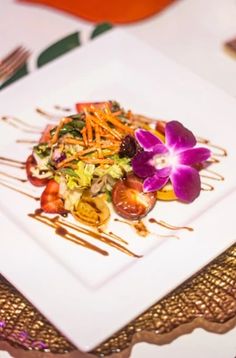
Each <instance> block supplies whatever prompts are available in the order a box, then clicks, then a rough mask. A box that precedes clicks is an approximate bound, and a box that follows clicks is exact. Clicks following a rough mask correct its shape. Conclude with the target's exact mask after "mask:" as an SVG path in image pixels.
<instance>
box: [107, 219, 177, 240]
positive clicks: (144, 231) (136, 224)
mask: <svg viewBox="0 0 236 358" xmlns="http://www.w3.org/2000/svg"><path fill="white" fill-rule="evenodd" d="M150 220H155V219H150ZM114 221H118V222H120V223H123V224H126V225H129V226H131V227H133V228H134V229H135V231H136V233H137V234H138V235H139V236H142V237H146V236H147V235H148V234H153V235H156V236H157V237H159V238H160V237H161V238H175V239H179V236H177V235H172V234H171V235H162V234H157V233H153V232H152V233H151V232H150V231H149V230H148V228H147V227H146V225H145V224H144V222H143V221H142V220H138V221H133V222H131V221H126V220H122V219H118V218H115V219H114ZM150 222H151V221H150Z"/></svg>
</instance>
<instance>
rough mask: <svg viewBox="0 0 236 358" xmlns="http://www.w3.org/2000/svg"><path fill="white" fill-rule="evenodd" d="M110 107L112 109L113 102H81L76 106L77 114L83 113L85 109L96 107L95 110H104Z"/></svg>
mask: <svg viewBox="0 0 236 358" xmlns="http://www.w3.org/2000/svg"><path fill="white" fill-rule="evenodd" d="M107 105H108V106H109V107H110V108H111V107H112V103H111V102H79V103H76V104H75V107H76V110H77V112H78V113H79V112H83V110H84V108H89V107H90V106H94V107H95V108H98V109H103V108H104V106H107Z"/></svg>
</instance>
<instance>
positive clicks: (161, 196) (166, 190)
mask: <svg viewBox="0 0 236 358" xmlns="http://www.w3.org/2000/svg"><path fill="white" fill-rule="evenodd" d="M157 199H158V200H164V201H171V200H176V199H177V197H176V195H175V193H174V190H173V186H172V184H171V183H167V184H166V185H165V186H164V187H163V188H162V189H161V190H158V191H157Z"/></svg>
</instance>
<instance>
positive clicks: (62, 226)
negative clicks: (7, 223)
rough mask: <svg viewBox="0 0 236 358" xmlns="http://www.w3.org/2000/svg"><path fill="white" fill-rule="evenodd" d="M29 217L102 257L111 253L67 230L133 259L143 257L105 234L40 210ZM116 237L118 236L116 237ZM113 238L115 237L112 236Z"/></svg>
mask: <svg viewBox="0 0 236 358" xmlns="http://www.w3.org/2000/svg"><path fill="white" fill-rule="evenodd" d="M28 216H29V217H31V218H33V219H35V220H38V221H40V222H42V223H44V224H46V225H48V226H50V227H53V228H54V229H55V232H56V234H57V235H60V236H62V237H64V238H65V239H67V240H70V241H73V242H74V243H76V244H78V245H82V246H84V247H86V248H88V249H91V250H93V251H96V252H98V253H100V254H102V255H105V256H107V255H109V253H108V252H107V251H104V250H102V249H100V248H99V247H97V246H96V245H93V244H91V243H89V242H88V241H86V240H85V239H82V238H81V237H79V236H78V235H77V234H73V233H72V232H70V231H69V230H67V229H66V228H70V229H73V230H75V231H76V232H78V233H80V234H84V235H87V236H89V237H92V238H94V239H95V240H98V241H100V242H103V243H105V244H106V245H108V246H111V247H113V248H115V249H117V250H119V251H121V252H123V253H125V254H127V255H128V256H132V257H136V258H140V257H141V256H139V255H136V254H135V253H133V252H132V251H130V250H128V249H127V248H125V247H124V246H122V245H121V244H119V243H118V242H115V241H113V240H111V238H110V235H109V234H106V233H104V232H103V234H100V233H98V232H95V231H92V230H90V229H87V228H84V227H82V226H80V225H77V224H73V223H71V222H69V221H67V220H65V219H62V218H60V217H59V216H58V215H57V216H54V217H53V218H49V217H48V216H45V215H42V213H41V212H40V211H39V210H36V212H35V213H34V214H28ZM115 236H116V235H115ZM112 237H113V236H112Z"/></svg>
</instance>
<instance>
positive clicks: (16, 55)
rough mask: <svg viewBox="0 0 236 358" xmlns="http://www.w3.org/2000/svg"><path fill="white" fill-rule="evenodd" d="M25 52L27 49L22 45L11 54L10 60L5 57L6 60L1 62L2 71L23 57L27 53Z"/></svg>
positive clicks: (0, 69)
mask: <svg viewBox="0 0 236 358" xmlns="http://www.w3.org/2000/svg"><path fill="white" fill-rule="evenodd" d="M25 52H27V50H25V49H24V48H23V47H21V48H19V49H18V50H17V51H15V53H14V54H12V55H11V56H9V58H8V60H6V59H4V61H3V62H2V63H1V64H0V71H5V70H6V69H8V67H10V66H12V65H13V64H14V63H15V62H16V61H18V59H19V58H21V56H22V55H23V54H25Z"/></svg>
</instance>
